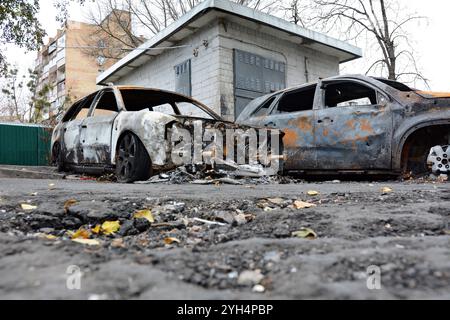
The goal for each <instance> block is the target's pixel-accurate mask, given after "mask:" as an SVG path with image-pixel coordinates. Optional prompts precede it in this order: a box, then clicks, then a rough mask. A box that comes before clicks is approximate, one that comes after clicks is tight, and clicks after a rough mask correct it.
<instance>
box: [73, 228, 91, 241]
mask: <svg viewBox="0 0 450 320" xmlns="http://www.w3.org/2000/svg"><path fill="white" fill-rule="evenodd" d="M90 236H91V234H90V232H89V231H88V230H86V229H83V228H80V229H78V231H76V232H74V233H73V234H72V237H71V238H72V240H75V239H89V237H90Z"/></svg>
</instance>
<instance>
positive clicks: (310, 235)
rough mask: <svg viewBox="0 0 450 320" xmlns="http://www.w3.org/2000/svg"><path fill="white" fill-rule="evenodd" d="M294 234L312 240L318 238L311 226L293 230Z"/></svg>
mask: <svg viewBox="0 0 450 320" xmlns="http://www.w3.org/2000/svg"><path fill="white" fill-rule="evenodd" d="M292 236H293V237H297V238H304V239H310V240H313V239H316V238H317V234H316V233H315V232H314V230H312V229H310V228H301V229H300V230H299V231H295V232H292Z"/></svg>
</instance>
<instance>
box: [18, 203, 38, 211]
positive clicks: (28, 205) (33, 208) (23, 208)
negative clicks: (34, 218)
mask: <svg viewBox="0 0 450 320" xmlns="http://www.w3.org/2000/svg"><path fill="white" fill-rule="evenodd" d="M20 206H21V207H22V210H36V209H37V206H32V205H30V204H26V203H22V204H21V205H20Z"/></svg>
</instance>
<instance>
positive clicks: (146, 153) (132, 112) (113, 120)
mask: <svg viewBox="0 0 450 320" xmlns="http://www.w3.org/2000/svg"><path fill="white" fill-rule="evenodd" d="M236 129H239V132H243V133H244V134H245V132H250V130H259V131H260V134H262V132H263V131H264V132H265V133H268V132H270V137H269V138H267V139H266V140H264V141H263V140H262V139H261V141H260V142H261V143H262V142H264V143H267V141H270V139H271V137H272V135H273V136H276V137H277V139H278V140H277V141H278V143H279V142H280V140H281V136H280V132H279V131H278V130H276V131H275V130H267V129H265V128H263V129H257V128H251V127H249V126H244V125H243V126H238V125H235V124H233V123H230V122H227V121H224V120H223V119H222V118H221V117H220V116H219V115H217V114H216V113H214V112H213V111H212V110H211V109H209V108H208V107H206V106H205V105H203V104H201V103H200V102H198V101H195V100H193V99H191V98H189V97H186V96H184V95H181V94H177V93H174V92H170V91H164V90H158V89H149V88H141V87H124V86H123V87H119V86H110V87H107V88H104V89H101V90H99V91H97V92H94V93H92V94H90V95H88V96H87V97H84V98H83V99H80V100H79V101H77V102H75V103H74V104H73V105H72V106H71V107H70V108H69V110H68V111H67V112H66V113H65V115H64V116H63V118H62V120H61V121H60V123H59V124H58V125H57V126H56V127H55V129H54V131H53V136H52V156H53V161H54V163H55V164H56V165H57V166H58V169H59V170H60V171H68V170H73V171H76V172H82V173H90V174H99V173H104V172H114V171H115V172H116V176H117V179H118V181H119V182H134V181H137V180H147V179H148V178H150V177H151V176H152V175H153V174H155V173H160V172H163V171H167V170H171V169H173V168H175V167H177V166H181V165H188V164H191V165H192V166H197V165H198V166H200V165H205V166H220V165H222V166H228V167H229V166H231V167H233V168H234V169H235V170H241V171H242V172H246V173H249V174H250V173H252V174H255V175H258V174H259V175H263V174H276V173H277V170H266V169H267V168H263V164H262V163H264V164H265V166H266V167H268V165H269V164H270V159H268V157H266V158H264V159H263V160H264V161H259V160H258V159H255V158H254V159H251V161H250V160H249V161H248V163H243V164H242V165H241V163H238V162H235V161H234V160H235V158H236V157H235V155H234V153H232V152H229V153H232V154H231V157H232V159H231V160H230V159H228V158H225V159H224V157H223V154H224V153H225V156H226V148H227V145H226V144H224V143H223V139H218V138H219V137H218V136H223V135H225V134H226V132H227V130H236ZM222 133H223V135H222ZM183 138H184V140H183ZM204 138H207V140H203V139H204ZM194 140H195V141H194ZM219 140H220V142H221V144H219ZM233 141H234V140H233ZM195 142H197V145H195ZM198 145H200V146H199V147H198V148H196V147H193V146H198ZM235 147H236V148H235ZM261 147H262V145H261ZM239 148H244V149H245V144H244V146H243V147H241V146H237V145H236V146H234V145H233V147H229V149H232V150H233V151H235V150H236V149H237V151H238V153H239V151H240V149H239ZM193 153H194V156H193V157H192V154H193ZM244 153H245V150H244ZM219 155H220V156H222V157H221V158H220V159H219ZM278 156H279V158H281V157H282V156H281V155H278ZM192 158H194V159H193V160H192ZM247 158H248V156H247ZM261 158H262V157H261ZM205 159H206V160H205ZM244 160H245V159H244ZM277 161H279V159H277ZM245 165H247V166H245ZM274 168H275V167H274Z"/></svg>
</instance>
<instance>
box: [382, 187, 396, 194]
mask: <svg viewBox="0 0 450 320" xmlns="http://www.w3.org/2000/svg"><path fill="white" fill-rule="evenodd" d="M392 191H394V190H392V188H389V187H384V188H382V189H381V193H382V194H388V193H391V192H392Z"/></svg>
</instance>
